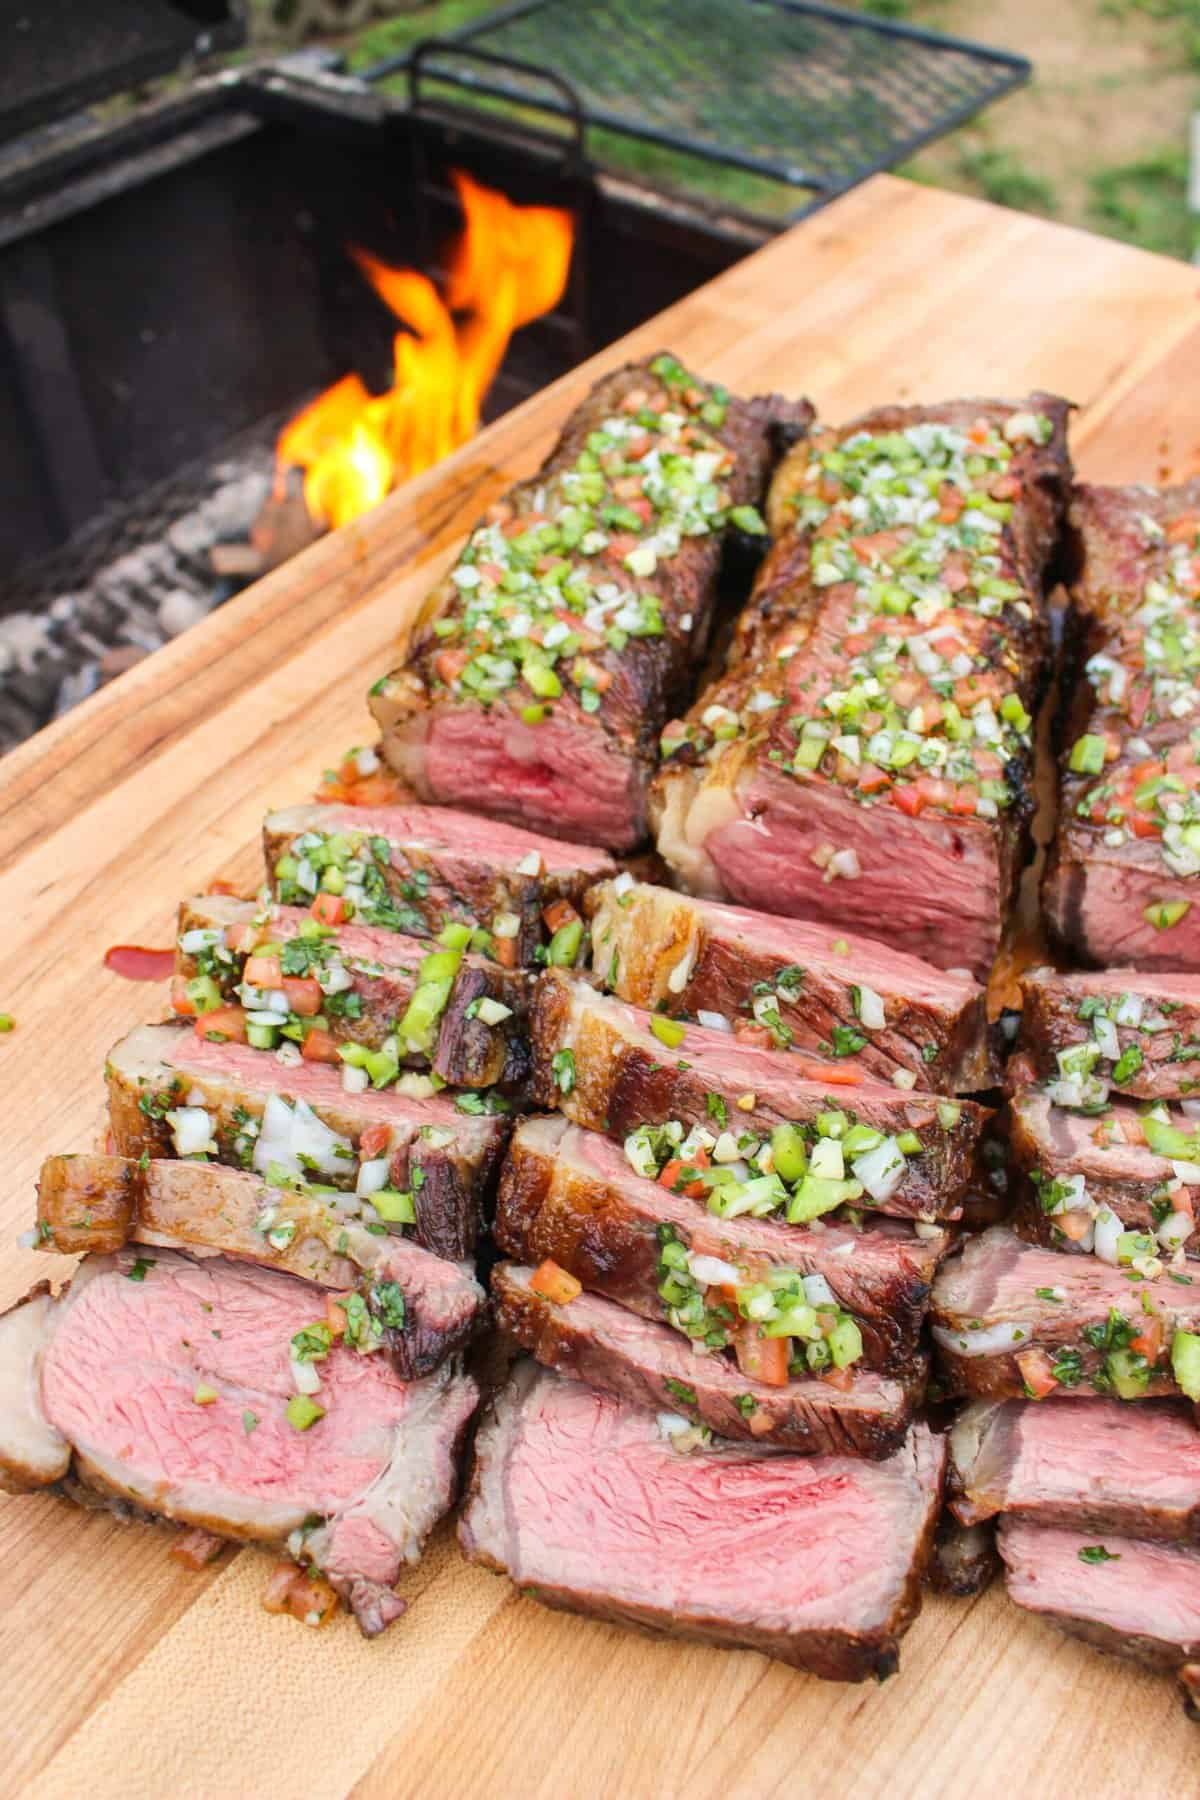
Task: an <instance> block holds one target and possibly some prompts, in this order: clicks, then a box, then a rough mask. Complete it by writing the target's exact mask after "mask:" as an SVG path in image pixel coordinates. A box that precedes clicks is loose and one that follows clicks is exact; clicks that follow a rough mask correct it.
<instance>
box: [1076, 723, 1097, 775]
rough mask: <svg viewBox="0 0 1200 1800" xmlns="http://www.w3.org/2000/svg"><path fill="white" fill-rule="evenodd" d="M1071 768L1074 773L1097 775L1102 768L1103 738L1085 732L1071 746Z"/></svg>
mask: <svg viewBox="0 0 1200 1800" xmlns="http://www.w3.org/2000/svg"><path fill="white" fill-rule="evenodd" d="M1070 764H1071V768H1072V770H1073V771H1074V773H1075V774H1076V775H1099V774H1100V772H1101V770H1102V769H1103V768H1104V739H1103V738H1102V737H1095V736H1093V735H1092V733H1091V732H1085V733H1084V735H1083V736H1082V737H1081V738H1076V739H1075V742H1074V743H1073V744H1072V746H1071V757H1070Z"/></svg>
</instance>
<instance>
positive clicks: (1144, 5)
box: [1101, 0, 1200, 69]
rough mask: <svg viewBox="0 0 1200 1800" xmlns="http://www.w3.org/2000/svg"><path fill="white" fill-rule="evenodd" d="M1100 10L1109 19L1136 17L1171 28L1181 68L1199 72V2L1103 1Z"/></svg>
mask: <svg viewBox="0 0 1200 1800" xmlns="http://www.w3.org/2000/svg"><path fill="white" fill-rule="evenodd" d="M1101 10H1102V11H1103V12H1105V13H1107V14H1108V16H1109V18H1112V19H1128V18H1130V17H1136V16H1137V15H1139V14H1140V15H1141V17H1142V18H1145V19H1152V20H1155V21H1157V22H1158V23H1159V24H1166V25H1174V26H1175V27H1176V32H1175V37H1176V45H1177V54H1178V57H1179V60H1180V62H1181V64H1182V66H1183V67H1184V68H1188V69H1200V0H1106V4H1105V5H1104V6H1103V8H1102V9H1101Z"/></svg>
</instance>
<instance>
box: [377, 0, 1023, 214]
mask: <svg viewBox="0 0 1200 1800" xmlns="http://www.w3.org/2000/svg"><path fill="white" fill-rule="evenodd" d="M460 47H461V48H460ZM474 49H478V50H479V51H481V52H486V53H487V56H488V60H487V61H486V62H483V61H482V60H481V61H474V60H472V57H471V51H472V50H474ZM492 59H496V60H495V61H493V60H492ZM506 59H513V60H512V61H507V60H506ZM517 64H524V65H526V67H524V68H522V67H519V66H516V65H517ZM529 65H533V67H530V66H529ZM418 66H419V72H420V76H421V77H422V78H425V79H429V80H436V81H437V82H438V83H439V84H443V83H445V84H449V85H450V86H451V87H453V88H455V89H458V90H459V91H461V92H463V93H465V94H467V95H469V96H472V97H474V98H477V99H478V98H479V97H490V98H491V99H493V100H495V99H499V100H502V101H505V102H508V103H510V104H516V105H517V106H519V107H521V108H522V109H525V108H532V109H535V110H537V111H539V112H540V113H542V114H543V115H545V114H555V115H558V116H559V117H562V118H568V117H571V115H572V113H573V111H574V109H573V108H572V107H571V106H570V105H569V104H568V103H566V102H564V100H563V99H562V98H561V96H560V94H559V93H557V92H553V91H550V92H548V91H547V87H546V82H547V80H552V81H555V82H556V84H557V85H558V86H559V87H561V85H562V84H563V83H564V82H565V83H567V84H569V86H570V87H571V88H572V89H573V90H574V93H575V95H576V96H577V97H578V101H579V112H580V113H581V115H582V119H583V122H584V124H585V125H587V126H589V127H600V128H602V129H604V130H608V131H615V132H620V133H622V134H623V135H625V136H626V137H633V138H638V139H641V140H642V141H644V142H647V143H651V144H657V145H660V146H663V147H665V148H668V149H670V150H674V151H677V152H683V153H685V154H688V155H690V156H699V157H703V158H705V159H706V160H708V161H709V162H712V163H718V164H723V165H725V166H726V167H727V168H733V169H740V170H743V171H745V172H746V173H747V174H751V175H758V176H762V177H765V178H767V179H770V180H773V181H776V182H782V183H785V184H787V186H789V187H792V188H799V189H802V190H806V191H807V194H808V196H809V198H808V199H807V201H806V202H805V203H803V204H802V205H801V206H800V207H798V208H797V209H795V211H794V212H793V213H792V215H791V216H792V217H799V216H801V215H802V214H803V213H805V212H808V211H811V210H812V208H813V207H814V206H815V205H820V204H822V203H823V202H824V201H826V200H828V199H830V198H831V197H832V196H833V195H835V194H839V193H843V192H845V190H846V189H847V188H850V187H853V186H855V185H856V184H857V183H858V182H860V181H864V180H865V179H866V178H867V176H869V175H872V174H875V173H876V172H877V171H878V170H880V169H885V168H889V167H891V166H893V165H894V164H895V163H897V162H900V161H901V160H903V158H904V157H906V156H909V155H911V154H912V152H913V151H914V150H916V149H918V148H919V147H920V146H921V145H922V144H925V143H928V142H929V141H930V140H931V139H933V138H935V137H938V136H941V135H942V134H943V133H944V132H947V131H949V130H951V129H952V128H953V127H954V126H956V125H959V124H961V123H962V122H963V121H964V120H965V119H967V118H969V117H970V116H971V115H972V114H973V113H975V112H977V111H979V109H980V108H981V107H983V106H984V105H986V104H987V103H988V102H989V101H991V100H994V99H996V98H997V97H998V96H999V95H1001V94H1004V93H1007V92H1009V91H1010V90H1011V89H1012V88H1014V87H1017V86H1019V85H1020V84H1021V83H1022V82H1024V81H1026V80H1027V79H1028V78H1029V75H1030V73H1031V68H1030V64H1029V63H1028V62H1027V61H1026V60H1025V59H1024V58H1023V57H1020V56H1014V55H1010V54H1009V53H1007V52H1005V51H1000V50H993V49H989V48H987V47H985V46H982V45H977V44H971V43H967V42H965V41H963V40H961V39H957V38H950V37H944V36H942V35H940V34H938V33H936V32H928V31H922V30H918V29H917V28H915V27H912V26H908V25H903V24H900V23H898V22H895V21H892V20H887V19H880V18H875V17H873V16H871V15H869V14H863V13H850V12H844V11H842V10H840V9H839V8H836V7H831V6H823V5H818V4H815V3H810V0H524V3H523V4H521V5H517V6H512V7H508V8H506V9H505V10H503V11H501V12H498V13H495V14H493V15H491V16H489V17H487V18H484V19H483V20H482V21H480V22H479V23H478V24H475V25H472V26H469V27H467V28H466V29H465V30H463V31H461V32H458V33H454V34H452V36H451V37H448V38H445V39H440V40H433V41H430V42H427V43H426V44H424V45H420V46H418V48H417V50H416V51H415V52H410V53H408V54H406V55H404V56H400V57H396V58H394V59H392V60H391V61H389V62H387V63H383V64H379V65H377V66H376V67H375V68H373V69H370V70H368V71H366V75H367V79H369V80H371V79H379V78H380V77H381V76H383V75H386V74H392V73H395V72H396V71H397V70H398V69H400V68H404V67H408V68H409V69H410V74H411V75H412V80H413V87H414V97H415V88H416V80H417V69H418ZM539 71H541V72H539ZM771 222H772V223H774V224H778V223H779V220H778V217H776V218H774V219H773V220H772V221H771Z"/></svg>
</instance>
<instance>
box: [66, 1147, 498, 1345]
mask: <svg viewBox="0 0 1200 1800" xmlns="http://www.w3.org/2000/svg"><path fill="white" fill-rule="evenodd" d="M341 1199H343V1196H340V1195H337V1196H335V1195H332V1194H330V1193H328V1192H325V1193H320V1194H318V1193H315V1192H312V1191H311V1190H310V1191H308V1192H304V1193H298V1192H295V1191H292V1190H289V1189H287V1188H278V1187H270V1186H269V1185H268V1184H267V1183H266V1182H265V1181H262V1180H260V1178H259V1177H258V1176H257V1175H251V1174H243V1173H242V1172H241V1171H240V1170H234V1169H223V1168H220V1167H217V1166H215V1165H213V1164H209V1163H195V1162H171V1161H167V1160H166V1159H159V1158H156V1159H153V1160H151V1161H148V1162H147V1163H146V1165H145V1166H144V1167H143V1166H142V1164H141V1163H140V1162H131V1161H129V1160H128V1159H127V1158H124V1157H119V1156H52V1157H50V1158H48V1159H47V1161H46V1162H44V1163H43V1164H42V1172H41V1176H40V1178H39V1180H38V1223H37V1244H38V1248H39V1249H41V1250H54V1251H59V1252H61V1253H64V1254H67V1255H73V1254H76V1253H77V1252H79V1251H85V1252H88V1251H90V1252H91V1253H92V1254H109V1253H111V1252H113V1251H115V1250H120V1249H122V1248H123V1247H124V1245H126V1244H127V1243H136V1244H146V1245H154V1246H159V1247H166V1248H170V1249H177V1250H186V1251H190V1252H191V1253H192V1254H193V1255H200V1256H203V1255H204V1254H205V1252H207V1251H220V1252H221V1253H222V1254H223V1255H225V1256H236V1257H239V1258H243V1259H246V1260H248V1261H251V1262H256V1263H262V1264H264V1265H266V1266H268V1267H270V1268H276V1269H282V1270H284V1271H286V1273H288V1274H289V1275H296V1276H299V1277H300V1278H301V1279H302V1280H305V1281H313V1282H318V1283H319V1284H320V1285H321V1286H322V1287H323V1288H329V1289H333V1290H335V1291H336V1292H337V1293H338V1295H339V1296H346V1297H348V1296H349V1295H356V1296H357V1297H358V1304H357V1305H356V1306H354V1307H353V1308H352V1309H351V1311H349V1312H347V1313H346V1317H347V1320H348V1322H350V1324H351V1329H352V1332H356V1333H357V1334H358V1335H361V1336H362V1338H363V1340H364V1342H367V1341H374V1342H377V1343H378V1344H380V1345H381V1346H382V1347H383V1348H384V1349H385V1350H386V1352H387V1354H388V1356H389V1357H390V1359H391V1361H392V1364H393V1366H394V1367H395V1369H396V1372H397V1374H399V1375H402V1376H403V1377H404V1378H405V1380H413V1379H415V1378H416V1377H418V1376H420V1375H428V1374H430V1373H431V1372H432V1371H433V1370H434V1369H436V1368H437V1367H438V1365H439V1363H441V1362H444V1361H445V1359H446V1357H447V1356H449V1355H451V1354H452V1353H453V1352H455V1351H456V1350H461V1349H462V1348H463V1347H464V1346H465V1345H466V1343H467V1342H468V1341H469V1339H470V1337H471V1335H472V1333H473V1331H474V1330H475V1328H476V1326H477V1324H478V1322H479V1318H480V1312H481V1309H482V1307H483V1303H484V1294H483V1289H482V1288H481V1287H480V1286H479V1283H478V1282H477V1281H475V1279H474V1278H473V1276H472V1275H471V1274H470V1272H469V1271H468V1270H467V1269H465V1268H462V1267H460V1266H459V1265H457V1264H455V1263H451V1262H446V1261H445V1260H444V1259H443V1258H442V1257H440V1256H433V1255H431V1254H430V1253H429V1251H428V1250H422V1249H421V1248H420V1247H419V1245H417V1244H415V1243H413V1242H411V1241H409V1240H408V1239H406V1238H401V1237H395V1236H391V1235H388V1236H379V1235H378V1234H377V1233H376V1232H373V1231H369V1230H368V1229H367V1228H366V1226H365V1225H364V1224H363V1222H362V1220H361V1219H360V1218H358V1217H357V1216H355V1214H353V1213H348V1212H346V1210H345V1209H344V1206H341V1205H339V1204H338V1202H339V1200H341ZM343 1310H344V1309H343Z"/></svg>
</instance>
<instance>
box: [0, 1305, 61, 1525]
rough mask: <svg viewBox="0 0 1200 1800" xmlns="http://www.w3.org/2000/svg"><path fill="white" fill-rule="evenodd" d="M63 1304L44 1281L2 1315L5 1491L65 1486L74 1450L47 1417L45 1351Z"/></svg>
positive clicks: (0, 1477) (0, 1484)
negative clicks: (43, 1385)
mask: <svg viewBox="0 0 1200 1800" xmlns="http://www.w3.org/2000/svg"><path fill="white" fill-rule="evenodd" d="M57 1306H58V1303H57V1301H56V1300H55V1299H54V1297H53V1296H52V1294H51V1292H50V1283H49V1282H48V1281H39V1282H38V1284H37V1286H36V1287H33V1288H31V1289H30V1290H29V1292H28V1293H27V1294H26V1295H25V1296H24V1297H23V1298H22V1299H20V1300H18V1301H17V1303H16V1305H15V1306H10V1307H9V1309H8V1311H7V1312H5V1313H0V1488H3V1490H4V1492H5V1493H6V1494H31V1493H33V1492H35V1491H36V1489H38V1488H43V1487H49V1486H51V1485H52V1484H53V1483H54V1482H56V1481H61V1480H62V1478H63V1476H64V1475H65V1474H66V1473H67V1470H68V1469H69V1468H70V1466H71V1446H70V1445H69V1444H68V1443H67V1440H66V1439H65V1438H64V1437H63V1435H62V1433H61V1432H60V1431H58V1430H57V1429H56V1427H55V1426H54V1425H52V1424H51V1422H50V1420H49V1419H48V1418H47V1417H46V1412H45V1408H44V1407H43V1405H42V1396H41V1359H42V1351H43V1349H44V1348H45V1346H46V1344H47V1343H48V1342H49V1339H50V1336H51V1334H52V1332H53V1330H54V1324H55V1320H56V1316H57Z"/></svg>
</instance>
